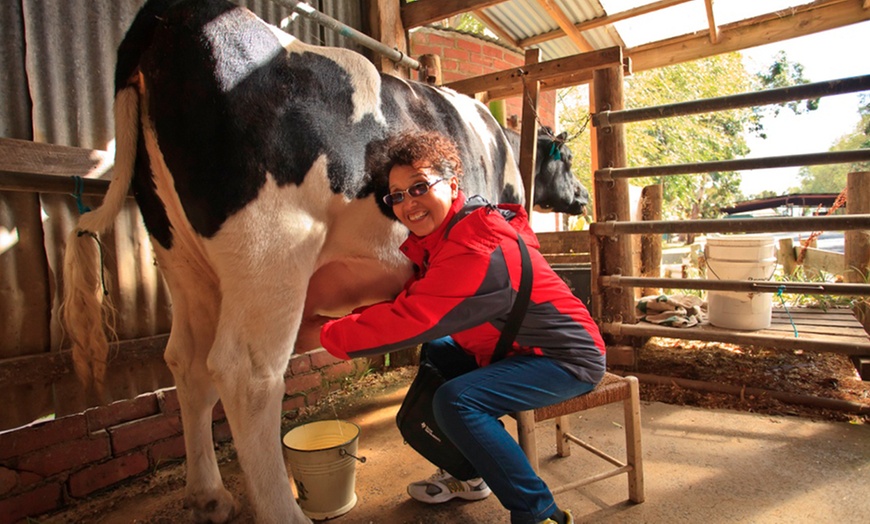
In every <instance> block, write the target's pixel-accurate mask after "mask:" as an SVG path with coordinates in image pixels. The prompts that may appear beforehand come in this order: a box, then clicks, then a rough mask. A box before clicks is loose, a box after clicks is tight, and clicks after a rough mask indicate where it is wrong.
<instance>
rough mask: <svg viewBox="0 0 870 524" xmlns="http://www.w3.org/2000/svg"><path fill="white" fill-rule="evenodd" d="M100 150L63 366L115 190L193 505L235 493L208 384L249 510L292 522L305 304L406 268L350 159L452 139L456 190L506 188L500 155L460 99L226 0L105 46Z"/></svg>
mask: <svg viewBox="0 0 870 524" xmlns="http://www.w3.org/2000/svg"><path fill="white" fill-rule="evenodd" d="M114 112H115V133H116V156H115V168H114V176H113V180H112V182H111V184H110V187H109V189H108V192H107V194H106V197H105V198H104V201H103V204H102V206H100V207H99V208H98V209H95V210H93V211H91V212H88V213H85V214H84V215H82V216H81V218H80V220H79V223H78V225H77V227H76V229H75V230H74V231H72V232H71V233H70V235H69V238H68V240H67V246H66V250H65V256H64V291H65V298H64V304H63V306H62V311H63V320H64V324H65V327H66V330H67V333H68V335H69V338H70V340H71V342H72V349H73V358H74V362H75V367H76V371H77V373H78V374H79V375H80V377H82V378H83V380H85V381H89V382H91V383H93V384H95V387H96V388H97V389H99V388H100V387H101V383H102V377H103V376H104V374H105V366H106V358H107V352H108V344H107V341H106V336H105V333H104V330H103V328H102V325H101V316H100V314H101V312H100V309H101V307H103V304H102V302H101V297H102V290H101V284H100V282H101V281H100V278H99V274H100V267H99V264H100V260H99V247H98V242H95V241H94V239H93V238H92V237H97V236H98V235H99V234H100V233H101V232H104V231H106V230H107V229H108V228H109V227H110V226H111V225H112V223H113V221H114V219H115V217H116V216H117V215H118V213H119V212H120V209H121V208H122V206H123V202H124V200H125V198H126V195H127V194H128V193H129V192H130V190H132V192H133V194H134V196H135V198H136V202H137V204H138V206H139V208H140V212H141V214H142V216H143V219H144V222H145V225H146V227H147V229H148V232H149V235H150V237H151V240H152V245H153V249H154V252H155V256H156V260H157V263H158V265H159V267H160V268H161V272H162V274H163V276H164V278H165V281H166V283H167V285H168V287H169V290H170V294H171V298H172V329H171V332H170V335H169V338H168V342H167V346H166V350H165V354H164V358H165V360H166V363H167V365H168V366H169V368H170V370H171V372H172V374H173V378H174V380H175V384H176V387H177V394H178V400H179V403H180V407H181V414H182V415H181V418H182V423H183V431H184V443H185V448H186V455H187V482H186V488H185V490H186V491H185V502H186V504H187V506H188V507H190V508H191V510H192V517H193V519H194V520H195V521H197V522H226V521H228V520H230V519H232V518H233V516H234V514H236V512H237V511H238V509H237V503H236V501H234V500H233V497H232V495H231V494H230V493H229V492H228V491H227V490H226V489H225V487H224V486H223V484H222V481H221V477H220V473H219V471H218V466H217V462H216V459H215V453H214V447H213V441H212V433H211V422H212V408H213V407H214V406H215V404H216V403H217V401H218V400H219V399H220V400H221V402H222V404H223V409H224V411H225V412H226V416H227V419H228V422H229V424H230V427H231V429H232V433H233V439H234V442H235V447H236V449H237V451H238V458H239V461H240V464H241V466H242V468H243V470H244V471H245V474H246V481H247V483H248V493H249V496H250V498H251V503H252V506H253V508H254V510H255V512H256V514H257V518H258V520H259V521H261V522H275V523H278V522H281V523H288V522H289V523H302V522H309V520H308V518H307V517H306V516H305V515H304V513H303V512H302V511H301V509H300V508H299V506H298V504H297V503H296V501H295V500H294V498H293V495H292V490H291V487H290V483H289V480H288V475H287V470H286V466H285V463H284V461H283V459H282V450H281V442H280V438H279V437H280V435H279V434H280V413H281V402H282V398H283V395H284V392H285V391H284V388H285V384H284V373H285V370H286V367H287V364H288V361H289V359H290V357H291V355H292V353H293V351H294V347H296V348H299V347H300V346H305V345H306V344H307V345H308V346H311V345H314V344H316V342H317V331H318V328H319V325H320V323H321V319H322V318H326V317H330V316H339V315H343V314H346V313H347V312H349V311H350V310H351V309H352V308H354V307H356V306H359V305H362V304H367V303H372V302H376V301H380V300H384V299H391V298H393V297H394V296H395V295H396V294H397V293H398V292H399V291H400V290H401V289H402V285H403V284H404V282H405V281H406V280H407V279H408V278H409V277H410V275H411V274H412V268H411V267H410V264H409V262H408V261H407V259H405V257H404V256H402V255H401V254H400V251H399V249H398V246H399V244H400V243H401V242H402V240H404V238H405V237H406V236H407V230H406V229H404V227H403V226H402V225H401V224H400V223H399V222H398V221H396V220H395V219H394V218H393V217H392V213H391V211H390V210H389V209H387V208H386V207H385V206H384V204H383V203H382V201H381V197H382V196H383V195H384V194H386V192H387V188H386V186H385V185H384V184H379V183H376V181H375V180H374V179H373V178H372V177H371V176H370V173H369V171H368V170H367V169H366V163H367V161H368V160H369V159H370V158H372V157H373V156H375V155H377V154H378V152H379V151H381V148H382V146H383V144H384V143H385V142H386V141H387V140H388V139H389V138H390V137H391V136H394V135H395V134H398V133H402V132H406V131H410V130H437V131H440V132H442V133H444V134H446V135H448V136H450V137H452V138H453V140H454V141H455V142H456V143H457V144H458V146H459V149H460V153H461V157H462V161H463V164H464V168H465V177H464V179H463V181H462V184H463V187H464V190H465V192H466V193H467V194H481V195H484V196H485V197H487V198H489V199H490V200H492V201H502V202H520V203H521V202H522V194H523V191H522V189H521V188H522V185H521V184H522V182H521V178H520V176H519V172H518V168H517V164H516V159H515V158H514V156H513V153H512V151H511V149H510V146H509V144H508V143H507V141H506V138H505V136H504V134H503V133H502V132H501V130H500V128H499V126H498V124H497V122H496V121H495V120H494V119H493V118H492V116H491V115H490V114H489V112H488V111H487V109H486V108H485V107H484V106H483V105H482V104H480V103H478V102H477V101H475V100H473V99H471V98H469V97H466V96H462V95H459V94H457V93H455V92H453V91H450V90H446V89H438V88H435V87H431V86H428V85H425V84H419V83H414V82H409V81H405V80H402V79H399V78H395V77H392V76H382V75H380V74H379V73H378V72H377V71H376V69H375V68H374V67H373V65H372V64H371V63H370V62H369V61H368V60H366V59H365V58H364V57H363V56H362V55H360V54H358V53H355V52H352V51H349V50H345V49H337V48H327V47H316V46H310V45H306V44H304V43H302V42H300V41H298V40H297V39H295V38H293V37H292V36H290V35H287V34H286V33H284V32H282V31H280V30H279V29H277V28H275V27H272V26H270V25H268V24H266V23H265V22H263V21H262V20H260V19H258V18H257V17H256V16H255V15H253V14H252V13H251V12H250V11H248V10H246V9H244V8H240V7H238V6H236V5H234V4H231V3H229V2H227V1H225V0H149V1H148V2H147V3H146V4H145V5H144V6H143V7H142V9H141V10H140V12H139V13H138V14H137V16H136V18H135V19H134V21H133V23H132V24H131V26H130V28H129V30H128V32H127V33H126V35H125V37H124V39H123V41H122V43H121V45H120V47H119V49H118V60H117V66H116V71H115V103H114Z"/></svg>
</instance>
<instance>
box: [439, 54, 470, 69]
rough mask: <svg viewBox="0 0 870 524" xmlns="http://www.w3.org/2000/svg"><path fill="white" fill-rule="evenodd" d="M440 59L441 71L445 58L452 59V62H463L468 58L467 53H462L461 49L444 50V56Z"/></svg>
mask: <svg viewBox="0 0 870 524" xmlns="http://www.w3.org/2000/svg"><path fill="white" fill-rule="evenodd" d="M441 58H442V60H441V62H442V66H441V67H442V69H443V68H444V65H443V63H444V59H445V58H452V59H454V60H459V61H464V60H468V58H469V56H468V51H463V50H462V49H445V50H444V56H442V57H441Z"/></svg>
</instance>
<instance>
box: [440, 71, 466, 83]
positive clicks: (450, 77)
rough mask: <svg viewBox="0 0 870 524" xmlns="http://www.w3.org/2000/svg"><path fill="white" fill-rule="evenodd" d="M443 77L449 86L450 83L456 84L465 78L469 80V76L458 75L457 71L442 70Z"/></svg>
mask: <svg viewBox="0 0 870 524" xmlns="http://www.w3.org/2000/svg"><path fill="white" fill-rule="evenodd" d="M441 76H442V78H443V81H444V83H445V84H449V83H450V82H456V81H457V80H462V79H463V78H467V75H463V74H461V73H457V72H455V71H444V70H443V69H442V71H441Z"/></svg>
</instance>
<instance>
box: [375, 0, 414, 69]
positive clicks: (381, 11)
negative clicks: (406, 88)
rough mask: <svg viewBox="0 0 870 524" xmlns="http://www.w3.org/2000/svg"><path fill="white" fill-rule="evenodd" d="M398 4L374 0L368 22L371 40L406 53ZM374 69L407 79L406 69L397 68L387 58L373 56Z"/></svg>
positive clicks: (385, 0) (392, 0)
mask: <svg viewBox="0 0 870 524" xmlns="http://www.w3.org/2000/svg"><path fill="white" fill-rule="evenodd" d="M400 7H401V6H400V4H399V2H396V1H395V0H374V1H373V2H371V7H370V10H369V20H370V21H371V23H370V27H371V32H372V35H371V36H372V38H374V39H376V40H378V41H380V42H381V43H382V44H384V45H386V46H388V47H392V48H394V49H398V50H399V51H401V52H403V53H407V52H408V41H407V40H406V39H405V27H404V26H403V25H402V15H401V11H400ZM374 63H375V67H376V68H377V69H378V71H381V72H383V73H387V74H389V75H393V76H398V77H402V78H408V70H407V68H403V67H399V66H398V65H397V64H396V63H395V62H393V61H392V60H390V59H389V58H387V57H385V56H383V55H381V54H377V53H376V54H375V59H374Z"/></svg>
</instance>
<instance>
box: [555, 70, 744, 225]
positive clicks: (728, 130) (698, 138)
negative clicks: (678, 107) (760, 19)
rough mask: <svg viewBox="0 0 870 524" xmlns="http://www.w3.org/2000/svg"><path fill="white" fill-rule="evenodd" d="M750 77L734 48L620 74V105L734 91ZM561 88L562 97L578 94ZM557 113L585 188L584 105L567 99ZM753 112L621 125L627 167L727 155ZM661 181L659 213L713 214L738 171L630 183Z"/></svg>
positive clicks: (730, 199) (731, 192) (734, 185)
mask: <svg viewBox="0 0 870 524" xmlns="http://www.w3.org/2000/svg"><path fill="white" fill-rule="evenodd" d="M753 85H754V83H753V80H752V78H751V77H750V75H749V74H748V73H747V72H746V70H745V68H744V67H743V63H742V58H741V56H740V54H739V53H731V54H727V55H720V56H717V57H712V58H706V59H702V60H697V61H695V62H688V63H683V64H677V65H673V66H669V67H664V68H659V69H655V70H650V71H643V72H641V73H637V74H635V75H633V76H631V77H627V78H626V85H625V91H624V92H625V107H626V109H632V108H638V107H650V106H657V105H664V104H672V103H676V102H683V101H688V100H697V99H704V98H713V97H719V96H726V95H731V94H738V93H743V92H746V91H749V90H751V89H752V87H753ZM578 96H579V95H578V93H576V92H574V93H568V94H567V95H565V96H564V97H563V98H565V99H566V100H568V99H570V97H574V98H577V97H578ZM566 106H567V107H566V109H565V110H563V111H562V112H561V114H560V117H561V124H562V129H564V130H565V131H567V132H568V134H569V135H570V136H573V135H575V134H578V133H579V135H578V137H577V139H576V140H574V141H572V142H571V143H570V144H569V145H570V146H571V147H572V151H573V152H574V167H575V172H576V173H577V176H578V178H579V179H580V180H581V182H583V183H584V184H588V185H587V187H591V181H590V178H591V174H590V170H591V167H590V166H591V160H590V152H589V149H588V147H587V146H586V144H588V143H589V135H588V130H583V126H584V125H585V122H586V120H587V119H588V104H587V107H578V106H577V105H573V106H572V105H570V104H566ZM753 118H755V117H754V114H753V113H752V112H751V111H750V110H747V109H738V110H732V111H723V112H716V113H705V114H698V115H689V116H681V117H673V118H666V119H658V120H649V121H643V122H637V123H632V124H627V125H626V126H625V141H626V155H627V161H628V164H627V165H629V166H651V165H664V164H684V163H693V162H707V161H714V160H729V159H734V158H740V157H743V156H744V155H746V154H747V153H748V152H749V149H748V147H747V145H746V142H745V140H744V138H743V131H744V130H745V129H747V128H748V127H749V126H750V124H751V123H752V121H753ZM658 182H661V183H663V184H664V201H665V202H666V203H667V205H666V207H665V209H664V210H663V213H664V215H665V218H666V219H685V218H713V217H717V216H719V211H718V210H719V208H720V207H724V206H729V205H733V204H734V202H736V201H738V200H740V199H741V198H742V195H741V193H740V189H739V187H740V175H739V174H738V173H735V172H717V173H709V174H698V175H684V176H669V177H662V179H661V180H651V179H636V180H632V182H631V183H632V184H636V185H649V184H651V183H658Z"/></svg>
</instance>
